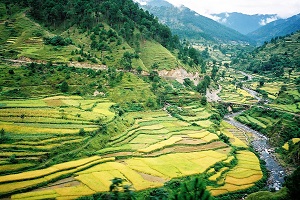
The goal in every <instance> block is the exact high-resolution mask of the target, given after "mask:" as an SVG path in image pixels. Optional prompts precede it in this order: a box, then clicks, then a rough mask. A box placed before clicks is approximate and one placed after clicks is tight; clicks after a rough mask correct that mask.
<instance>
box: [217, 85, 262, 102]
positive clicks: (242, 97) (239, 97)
mask: <svg viewBox="0 0 300 200" xmlns="http://www.w3.org/2000/svg"><path fill="white" fill-rule="evenodd" d="M219 96H220V97H221V99H222V100H223V101H225V102H233V103H242V104H246V103H252V102H256V100H255V99H254V98H253V97H252V96H251V95H250V94H249V93H248V92H247V91H246V90H244V89H240V88H237V89H236V87H235V86H234V85H231V84H224V85H223V87H222V91H221V93H220V95H219Z"/></svg>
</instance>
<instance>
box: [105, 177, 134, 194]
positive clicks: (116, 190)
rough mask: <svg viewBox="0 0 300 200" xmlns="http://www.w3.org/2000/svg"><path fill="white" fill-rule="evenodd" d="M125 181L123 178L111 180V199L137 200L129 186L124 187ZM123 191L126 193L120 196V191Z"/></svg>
mask: <svg viewBox="0 0 300 200" xmlns="http://www.w3.org/2000/svg"><path fill="white" fill-rule="evenodd" d="M123 181H124V180H123V179H121V178H117V177H115V178H113V179H112V180H111V185H110V186H109V191H110V192H111V193H112V195H111V197H110V198H109V199H113V200H114V199H115V200H119V199H125V200H133V199H136V198H135V196H134V192H133V191H132V190H131V187H130V186H129V185H123ZM121 190H123V191H124V193H122V194H120V191H121Z"/></svg>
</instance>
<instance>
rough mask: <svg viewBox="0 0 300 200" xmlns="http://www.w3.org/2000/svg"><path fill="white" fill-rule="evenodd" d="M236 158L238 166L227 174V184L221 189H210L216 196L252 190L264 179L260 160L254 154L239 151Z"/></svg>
mask: <svg viewBox="0 0 300 200" xmlns="http://www.w3.org/2000/svg"><path fill="white" fill-rule="evenodd" d="M236 157H237V159H238V164H237V165H236V166H235V167H234V168H232V169H231V170H230V171H229V172H228V173H226V175H225V176H226V177H225V180H224V183H225V184H224V185H223V186H220V187H212V186H209V187H208V189H209V190H210V192H211V193H212V194H213V195H214V196H216V195H220V194H224V193H228V192H233V191H237V190H243V189H247V188H250V187H252V186H254V183H255V182H257V181H259V180H260V179H261V178H262V177H263V175H262V172H261V169H260V164H259V160H258V158H257V157H256V156H255V154H254V153H252V152H250V151H238V153H237V155H236Z"/></svg>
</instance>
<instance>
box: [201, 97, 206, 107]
mask: <svg viewBox="0 0 300 200" xmlns="http://www.w3.org/2000/svg"><path fill="white" fill-rule="evenodd" d="M201 104H202V105H204V106H205V105H206V104H207V98H206V96H202V97H201Z"/></svg>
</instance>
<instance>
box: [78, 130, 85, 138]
mask: <svg viewBox="0 0 300 200" xmlns="http://www.w3.org/2000/svg"><path fill="white" fill-rule="evenodd" d="M79 135H80V136H84V135H85V131H84V128H81V129H79Z"/></svg>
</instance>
